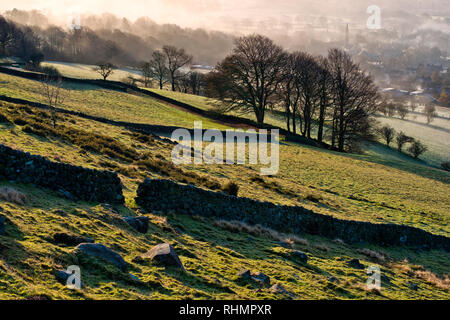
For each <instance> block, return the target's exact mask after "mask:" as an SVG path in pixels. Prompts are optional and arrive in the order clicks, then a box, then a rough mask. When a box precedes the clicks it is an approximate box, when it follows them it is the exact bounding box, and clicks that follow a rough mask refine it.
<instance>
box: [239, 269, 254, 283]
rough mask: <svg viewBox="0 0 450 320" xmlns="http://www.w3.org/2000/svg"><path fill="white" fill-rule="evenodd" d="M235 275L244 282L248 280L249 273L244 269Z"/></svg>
mask: <svg viewBox="0 0 450 320" xmlns="http://www.w3.org/2000/svg"><path fill="white" fill-rule="evenodd" d="M237 275H238V277H239V278H242V279H245V280H250V277H251V272H250V270H248V269H244V270H242V271H240V272H239V273H238V274H237Z"/></svg>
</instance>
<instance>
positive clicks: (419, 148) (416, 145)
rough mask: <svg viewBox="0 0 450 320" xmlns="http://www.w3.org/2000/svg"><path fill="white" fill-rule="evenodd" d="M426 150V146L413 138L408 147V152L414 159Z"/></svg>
mask: <svg viewBox="0 0 450 320" xmlns="http://www.w3.org/2000/svg"><path fill="white" fill-rule="evenodd" d="M427 150H428V148H427V147H426V146H425V145H423V144H422V143H421V142H420V141H417V140H414V141H413V143H412V144H411V146H410V147H409V148H408V152H409V153H411V155H412V156H413V157H414V159H417V158H419V156H420V155H421V154H423V153H424V152H426V151H427Z"/></svg>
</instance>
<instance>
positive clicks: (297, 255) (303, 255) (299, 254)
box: [292, 250, 308, 263]
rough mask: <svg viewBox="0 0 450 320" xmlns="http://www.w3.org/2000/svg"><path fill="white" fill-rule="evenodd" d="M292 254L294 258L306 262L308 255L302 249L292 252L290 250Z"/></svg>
mask: <svg viewBox="0 0 450 320" xmlns="http://www.w3.org/2000/svg"><path fill="white" fill-rule="evenodd" d="M292 255H293V256H294V258H296V259H297V260H299V261H301V262H303V263H307V262H308V256H307V255H306V253H304V252H303V251H299V250H295V251H294V252H292Z"/></svg>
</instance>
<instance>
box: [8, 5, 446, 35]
mask: <svg viewBox="0 0 450 320" xmlns="http://www.w3.org/2000/svg"><path fill="white" fill-rule="evenodd" d="M448 1H449V0H427V1H425V0H322V1H320V0H277V1H274V0H125V1H123V0H121V1H117V0H76V1H74V0H15V1H5V0H2V3H0V11H2V12H3V11H5V10H11V9H13V8H17V9H22V10H31V9H36V10H40V11H43V12H44V13H46V14H49V13H50V14H52V15H53V16H56V17H61V18H62V16H64V17H65V16H67V15H69V14H72V13H73V12H79V13H93V14H101V13H104V12H109V13H112V14H115V15H117V16H119V17H127V18H129V19H131V20H135V19H136V18H138V17H142V16H148V17H150V18H151V19H152V20H154V21H156V22H158V23H176V24H179V25H182V26H186V27H206V28H214V27H215V26H217V25H218V24H220V21H222V20H223V19H228V20H231V21H232V20H241V21H242V20H248V21H255V20H261V19H271V18H273V17H276V18H277V19H280V17H283V16H286V17H288V16H296V15H300V16H303V15H308V14H312V15H321V16H327V17H333V16H338V15H339V16H343V17H345V16H346V15H348V14H350V13H351V14H353V15H355V14H356V15H359V14H360V15H361V17H364V15H365V10H366V8H367V7H368V6H369V5H372V4H375V5H379V6H380V7H381V9H382V10H392V9H395V10H405V11H418V10H420V9H425V8H426V9H434V10H442V9H445V8H446V7H447V6H446V5H445V4H446V3H447V4H448Z"/></svg>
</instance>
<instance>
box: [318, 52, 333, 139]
mask: <svg viewBox="0 0 450 320" xmlns="http://www.w3.org/2000/svg"><path fill="white" fill-rule="evenodd" d="M318 64H319V69H318V72H319V74H318V88H317V89H318V92H317V94H318V95H319V119H318V126H319V127H318V131H317V141H319V142H322V140H323V128H324V124H325V117H326V114H327V110H328V108H329V107H330V105H331V88H332V86H331V80H332V78H331V74H330V72H329V70H328V68H329V66H328V60H327V59H326V58H324V57H319V58H318Z"/></svg>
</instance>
